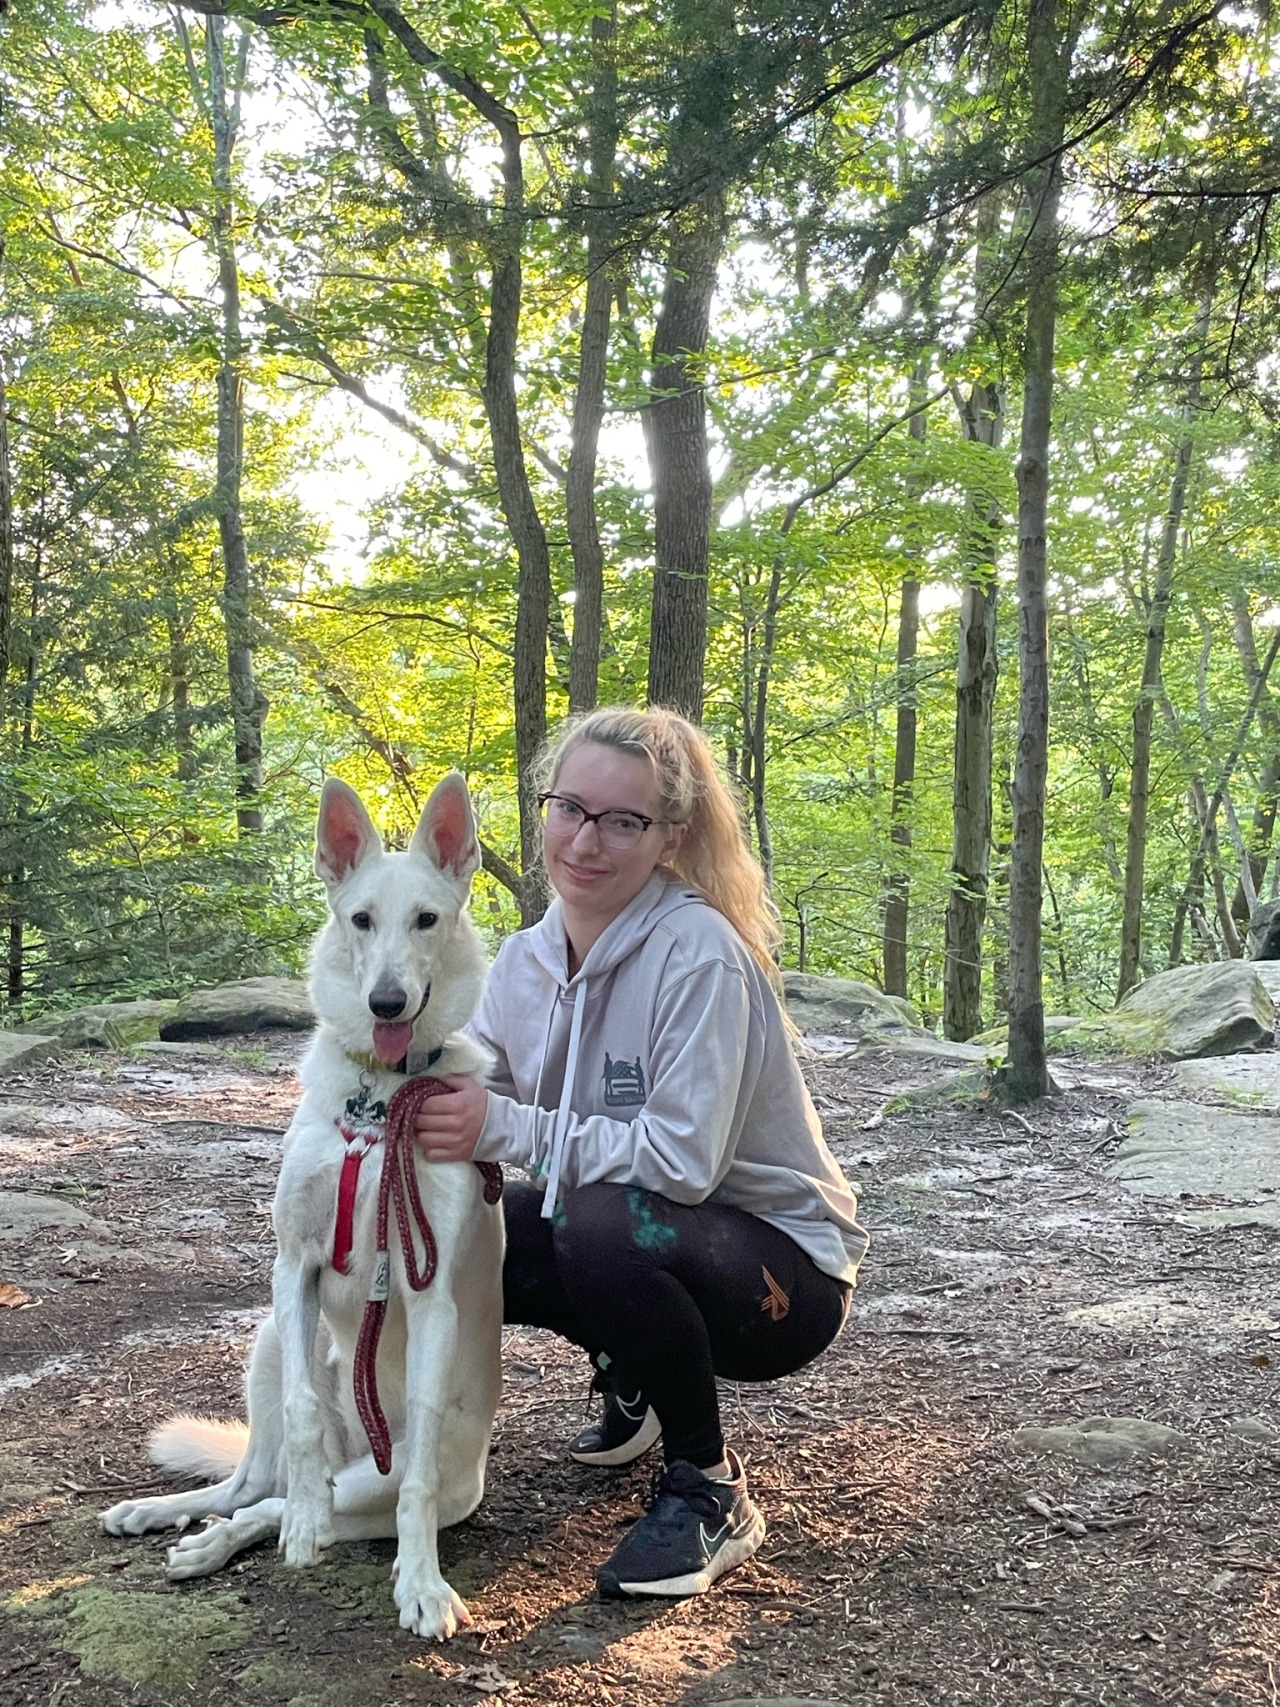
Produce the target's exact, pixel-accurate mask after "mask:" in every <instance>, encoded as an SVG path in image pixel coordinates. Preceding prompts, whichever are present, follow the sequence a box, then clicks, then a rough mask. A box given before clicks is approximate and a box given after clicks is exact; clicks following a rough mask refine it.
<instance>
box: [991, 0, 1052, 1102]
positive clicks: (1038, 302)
mask: <svg viewBox="0 0 1280 1707" xmlns="http://www.w3.org/2000/svg"><path fill="white" fill-rule="evenodd" d="M1027 57H1028V77H1029V82H1030V90H1031V102H1032V111H1033V113H1034V115H1035V121H1034V132H1033V148H1034V154H1035V156H1036V158H1038V159H1041V160H1044V161H1045V162H1046V163H1045V165H1044V166H1042V167H1039V168H1037V169H1036V170H1035V171H1033V172H1032V173H1031V174H1030V178H1029V185H1028V189H1029V194H1030V200H1031V217H1032V226H1031V231H1030V234H1029V236H1028V239H1027V248H1026V255H1027V271H1026V283H1027V318H1026V336H1025V341H1024V344H1023V375H1024V380H1023V401H1022V438H1021V445H1020V453H1019V457H1018V660H1019V669H1020V678H1019V694H1018V749H1017V756H1016V759H1015V762H1014V773H1013V863H1012V872H1011V877H1010V885H1009V1055H1008V1060H1007V1062H1006V1064H1005V1066H1004V1068H1003V1069H1002V1070H1001V1073H1000V1075H999V1088H1000V1093H1001V1095H1002V1096H1003V1097H1004V1098H1005V1099H1006V1100H1008V1101H1010V1102H1029V1101H1031V1100H1032V1099H1034V1098H1036V1097H1042V1096H1045V1095H1047V1093H1048V1090H1049V1064H1048V1059H1047V1057H1046V1055H1045V1047H1044V987H1043V967H1042V921H1041V906H1042V897H1043V887H1044V881H1043V858H1044V806H1045V791H1046V785H1047V779H1048V771H1049V608H1048V598H1047V592H1046V565H1047V549H1046V534H1047V527H1048V500H1049V428H1050V419H1051V413H1052V405H1053V358H1054V337H1055V331H1056V327H1057V315H1058V201H1059V196H1060V192H1061V157H1060V155H1059V153H1058V150H1059V149H1060V147H1061V144H1062V138H1063V133H1064V129H1065V123H1064V112H1065V83H1066V72H1067V65H1066V63H1064V61H1066V60H1067V57H1068V56H1067V55H1065V54H1064V53H1063V51H1062V45H1061V40H1060V37H1059V32H1058V23H1057V0H1031V9H1030V15H1029V19H1028V26H1027Z"/></svg>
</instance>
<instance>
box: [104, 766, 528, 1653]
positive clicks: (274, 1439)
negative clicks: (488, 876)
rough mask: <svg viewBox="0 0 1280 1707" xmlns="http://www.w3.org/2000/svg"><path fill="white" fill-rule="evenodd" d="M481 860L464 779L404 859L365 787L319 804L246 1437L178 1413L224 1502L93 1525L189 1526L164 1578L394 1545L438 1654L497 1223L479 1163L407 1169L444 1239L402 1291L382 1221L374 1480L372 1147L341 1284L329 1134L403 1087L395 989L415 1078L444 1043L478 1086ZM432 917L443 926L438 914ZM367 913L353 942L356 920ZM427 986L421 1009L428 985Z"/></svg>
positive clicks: (198, 1465)
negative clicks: (300, 1027)
mask: <svg viewBox="0 0 1280 1707" xmlns="http://www.w3.org/2000/svg"><path fill="white" fill-rule="evenodd" d="M478 864H479V851H478V845H477V840H476V832H475V823H474V820H473V818H472V814H471V804H470V801H469V799H468V796H467V790H466V784H465V783H464V782H463V780H462V778H461V777H460V776H458V775H456V774H453V775H450V776H448V777H446V778H445V779H444V781H443V782H441V783H440V785H439V786H438V787H437V788H436V790H435V792H434V793H433V794H432V796H431V798H430V800H429V801H428V802H427V804H426V807H425V808H424V810H423V813H422V818H421V821H420V823H419V824H418V828H417V830H416V831H415V833H414V836H413V840H412V842H411V843H410V846H409V850H408V852H407V853H403V854H388V853H384V851H383V849H382V844H381V842H380V840H379V838H378V836H377V834H376V832H375V830H374V828H373V825H372V823H371V822H370V820H369V817H368V814H367V813H366V812H365V810H364V807H363V806H362V805H361V803H360V800H359V798H358V797H357V796H356V794H355V793H354V792H353V791H352V790H351V789H350V788H348V787H347V786H346V784H345V783H341V782H337V781H335V780H333V779H330V780H329V781H328V782H327V783H326V784H325V787H324V793H323V795H322V798H321V805H320V818H319V826H318V833H317V841H316V869H317V871H318V872H319V874H320V876H321V877H322V878H323V879H324V880H325V883H326V886H327V888H328V892H329V905H330V918H329V921H328V923H327V924H326V925H325V927H324V929H323V930H322V931H321V932H320V935H319V937H318V938H317V940H316V944H315V949H314V952H313V956H312V964H311V995H312V1000H313V1002H314V1004H315V1009H316V1013H317V1016H318V1018H319V1021H320V1024H319V1029H318V1031H317V1033H316V1037H315V1041H314V1042H313V1044H312V1045H311V1048H310V1050H309V1051H308V1053H307V1056H306V1059H305V1061H304V1062H303V1065H302V1070H301V1078H302V1083H303V1086H304V1095H303V1098H302V1102H301V1104H300V1106H299V1108H298V1112H297V1114H296V1115H295V1116H294V1119H293V1122H292V1124H291V1125H290V1127H289V1131H288V1134H287V1135H286V1139H285V1149H284V1160H283V1163H282V1166H281V1171H280V1180H279V1184H278V1187H277V1190H276V1198H275V1208H274V1220H275V1232H276V1240H277V1244H278V1255H277V1257H276V1263H275V1268H274V1271H273V1276H272V1304H273V1309H272V1313H271V1315H270V1316H269V1317H268V1318H267V1320H266V1321H265V1322H264V1323H263V1325H262V1327H261V1328H260V1330H259V1332H258V1335H257V1338H256V1340H255V1343H254V1347H253V1354H252V1357H251V1359H250V1364H249V1374H248V1382H247V1389H248V1412H249V1425H248V1429H247V1431H246V1430H245V1428H244V1426H243V1425H242V1424H219V1423H214V1422H210V1421H208V1420H206V1419H201V1418H194V1417H177V1418H175V1419H173V1421H172V1422H171V1423H169V1424H166V1425H165V1426H164V1427H163V1428H161V1429H160V1430H158V1431H157V1433H156V1435H155V1436H153V1439H152V1443H151V1449H152V1455H153V1457H154V1458H155V1459H156V1461H157V1462H158V1463H160V1464H162V1465H163V1466H164V1467H165V1468H166V1469H170V1470H172V1471H174V1472H176V1473H179V1474H184V1475H188V1476H190V1475H205V1476H211V1475H218V1474H221V1475H223V1476H224V1477H225V1479H224V1480H222V1481H220V1482H219V1483H218V1484H217V1485H216V1486H215V1487H204V1488H199V1489H197V1490H195V1491H194V1492H191V1493H181V1494H173V1495H169V1496H167V1497H165V1498H160V1499H141V1500H126V1501H124V1502H123V1503H122V1504H120V1505H117V1506H113V1507H112V1509H111V1510H110V1511H108V1512H105V1513H104V1514H103V1518H102V1522H103V1525H104V1527H105V1528H106V1529H107V1530H108V1531H109V1532H110V1533H111V1534H113V1535H140V1534H142V1533H143V1532H144V1531H147V1530H152V1529H172V1528H177V1529H183V1530H185V1529H186V1528H187V1526H188V1525H189V1524H190V1523H191V1522H192V1520H193V1519H199V1518H209V1519H210V1520H211V1521H210V1522H209V1524H208V1525H207V1527H205V1528H204V1529H200V1530H195V1531H192V1532H190V1533H186V1534H184V1535H183V1536H182V1537H181V1539H180V1540H179V1541H178V1543H177V1545H176V1546H174V1547H171V1548H170V1549H169V1554H168V1569H167V1574H168V1576H169V1577H170V1579H171V1580H178V1579H181V1578H185V1577H196V1576H204V1575H206V1574H207V1573H209V1572H211V1571H215V1570H218V1569H219V1568H220V1567H221V1566H223V1565H224V1564H226V1562H227V1561H228V1560H229V1559H231V1558H232V1557H233V1556H234V1555H235V1554H236V1553H238V1552H240V1551H241V1550H242V1549H243V1548H245V1547H248V1546H251V1545H253V1544H254V1543H255V1542H258V1541H261V1540H264V1539H266V1538H267V1537H269V1536H270V1535H272V1534H275V1533H277V1532H278V1534H279V1545H280V1549H281V1551H282V1552H283V1554H284V1556H285V1560H286V1562H287V1563H288V1564H290V1565H310V1564H314V1563H315V1561H316V1560H317V1559H318V1558H319V1556H320V1552H321V1549H322V1548H324V1547H327V1546H328V1545H329V1543H330V1542H331V1541H334V1540H366V1539H377V1538H391V1537H396V1538H397V1539H398V1541H399V1551H398V1557H397V1559H396V1562H395V1567H394V1571H393V1576H394V1579H395V1600H396V1605H397V1606H398V1607H399V1609H400V1623H401V1624H402V1625H403V1626H405V1627H406V1628H407V1629H410V1630H413V1631H415V1632H416V1633H417V1634H418V1635H420V1636H425V1637H434V1638H438V1639H441V1640H443V1639H444V1638H446V1637H448V1636H452V1635H453V1634H454V1633H455V1632H456V1631H457V1629H458V1627H459V1625H461V1624H465V1623H469V1622H470V1616H469V1614H468V1612H467V1609H466V1607H465V1606H464V1605H463V1603H462V1601H461V1600H460V1599H459V1598H458V1596H457V1595H456V1594H455V1593H454V1592H453V1590H452V1589H451V1588H450V1586H449V1584H448V1583H447V1582H446V1581H445V1580H444V1578H443V1576H442V1575H441V1573H440V1564H439V1559H438V1555H437V1546H436V1533H437V1529H438V1528H440V1527H442V1526H447V1525H449V1524H452V1523H458V1522H460V1521H461V1520H462V1519H463V1518H464V1517H467V1516H468V1515H469V1514H470V1513H471V1512H472V1511H474V1510H475V1508H476V1506H477V1505H478V1504H479V1503H480V1499H481V1496H482V1494H483V1492H484V1474H485V1465H486V1462H487V1459H488V1453H489V1437H490V1433H491V1431H492V1427H493V1417H494V1412H495V1411H496V1409H497V1404H498V1397H499V1389H500V1383H501V1367H500V1336H501V1325H502V1279H501V1277H502V1238H503V1234H502V1212H501V1209H500V1208H498V1207H496V1206H493V1205H489V1204H486V1203H485V1202H484V1198H483V1181H482V1179H481V1176H480V1174H479V1172H478V1170H477V1169H476V1168H475V1167H473V1166H472V1165H471V1164H470V1163H469V1162H467V1163H446V1164H441V1163H427V1162H423V1161H421V1160H418V1161H417V1162H416V1164H415V1165H416V1167H417V1175H418V1181H419V1185H420V1187H421V1190H422V1197H423V1202H424V1204H425V1205H426V1209H427V1213H428V1215H429V1217H430V1220H431V1225H432V1228H433V1230H434V1232H435V1237H436V1242H437V1246H438V1251H439V1267H438V1269H437V1272H436V1276H435V1279H434V1280H433V1281H432V1283H431V1285H430V1286H429V1287H428V1288H427V1289H426V1291H424V1292H413V1291H412V1290H410V1288H409V1286H408V1284H407V1282H406V1280H405V1277H404V1265H403V1261H402V1260H401V1257H400V1255H399V1239H398V1236H397V1234H396V1231H395V1224H394V1223H395V1217H394V1215H393V1216H392V1217H391V1221H392V1226H391V1230H390V1242H391V1253H392V1255H391V1275H392V1286H391V1296H390V1299H389V1301H388V1305H387V1315H386V1320H385V1324H384V1328H383V1334H382V1341H381V1345H380V1347H379V1351H378V1387H379V1394H380V1398H381V1402H382V1407H383V1409H384V1411H385V1413H386V1417H387V1422H388V1425H389V1428H390V1433H391V1438H392V1442H393V1449H392V1469H391V1474H390V1475H389V1476H385V1477H384V1476H382V1475H380V1474H379V1472H378V1469H377V1466H376V1465H375V1464H374V1461H373V1458H372V1456H371V1454H370V1452H369V1447H368V1442H367V1440H366V1438H365V1435H364V1431H363V1429H362V1427H361V1425H360V1420H359V1416H358V1414H357V1412H356V1408H355V1402H354V1396H353V1388H352V1364H353V1358H354V1353H355V1345H356V1339H357V1336H358V1334H359V1331H360V1323H361V1319H362V1316H363V1312H364V1305H365V1299H366V1297H367V1295H368V1292H369V1283H370V1276H371V1273H372V1269H373V1264H374V1245H375V1243H376V1237H375V1216H376V1203H377V1193H378V1176H379V1173H380V1170H381V1164H382V1149H381V1147H378V1148H376V1149H374V1150H373V1151H371V1152H370V1153H369V1154H368V1156H367V1157H366V1158H365V1161H364V1165H363V1166H362V1168H361V1170H360V1181H359V1192H358V1197H357V1203H356V1208H355V1215H354V1221H353V1233H354V1237H353V1245H352V1255H351V1261H350V1273H348V1274H346V1275H342V1274H339V1273H337V1272H336V1271H335V1269H334V1268H333V1267H332V1263H331V1257H332V1251H333V1237H334V1222H335V1213H336V1204H337V1193H338V1177H339V1173H340V1171H341V1166H342V1161H343V1157H344V1154H345V1145H344V1142H343V1139H342V1137H341V1135H340V1134H339V1132H338V1128H337V1124H336V1120H337V1118H338V1117H340V1116H341V1115H342V1114H343V1112H344V1110H345V1107H346V1104H347V1101H348V1099H349V1098H351V1097H354V1096H356V1095H357V1094H358V1093H359V1091H360V1089H361V1085H362V1083H365V1084H368V1085H370V1087H371V1090H372V1094H373V1096H374V1097H376V1098H380V1099H382V1100H383V1101H384V1102H386V1101H389V1100H390V1098H391V1096H392V1095H393V1093H394V1092H395V1091H396V1090H397V1089H398V1088H399V1087H400V1086H401V1085H402V1084H403V1083H404V1079H403V1077H401V1076H400V1075H399V1074H397V1073H396V1072H395V1071H394V1069H392V1068H381V1067H379V1068H376V1069H372V1070H371V1069H370V1067H369V1066H368V1065H367V1064H366V1065H361V1063H359V1062H357V1061H356V1060H353V1059H352V1052H354V1053H355V1054H358V1055H363V1056H365V1057H366V1061H367V1059H368V1057H369V1054H370V1050H371V1046H372V1039H373V1020H374V1015H373V1013H372V1011H371V1009H370V1005H369V1003H370V998H371V997H375V999H378V1000H379V1003H380V1005H381V1006H382V1007H383V1009H384V1010H385V1008H386V996H387V992H388V990H392V991H396V990H402V991H403V993H404V1005H403V1010H402V1011H403V1015H404V1017H405V1018H406V1019H409V1018H412V1016H413V1015H415V1014H416V1013H418V1009H419V1006H420V1004H421V1003H422V1002H423V999H424V997H426V998H427V999H426V1005H425V1007H423V1008H422V1011H421V1013H420V1014H419V1015H418V1017H417V1019H416V1022H415V1024H414V1027H413V1039H412V1046H411V1048H410V1051H409V1062H408V1066H409V1071H410V1073H412V1072H414V1071H422V1070H424V1066H425V1058H426V1056H427V1055H428V1054H429V1053H430V1051H432V1050H433V1049H435V1048H437V1047H442V1048H443V1055H442V1056H441V1058H440V1060H439V1061H438V1062H437V1063H436V1064H435V1065H434V1066H433V1067H432V1068H431V1071H432V1072H433V1073H438V1074H444V1073H480V1074H483V1073H484V1072H485V1071H486V1070H487V1068H488V1067H489V1065H490V1064H491V1063H490V1060H489V1057H488V1055H487V1052H486V1051H485V1050H483V1049H482V1048H481V1047H480V1046H478V1045H477V1044H475V1043H474V1042H472V1041H471V1040H470V1039H468V1038H465V1037H462V1036H460V1035H458V1033H457V1029H456V1028H457V1027H459V1026H461V1025H463V1024H465V1023H466V1021H467V1020H468V1019H469V1018H470V1017H471V1014H472V1012H473V1010H474V1007H475V1004H476V1001H477V999H478V997H479V994H480V988H481V984H482V981H483V977H484V963H483V958H482V955H481V951H480V946H479V943H478V940H477V938H476V935H475V932H474V930H473V928H472V926H471V922H470V920H469V918H468V917H467V914H466V905H467V897H468V892H469V889H470V883H471V877H472V874H473V873H474V871H475V870H476V867H477V866H478ZM433 915H434V923H428V921H429V920H430V919H431V918H432V916H433ZM356 918H359V919H360V920H361V925H360V926H359V927H357V925H356V924H355V923H353V919H356ZM428 990H429V992H430V993H429V996H428V995H427V992H428Z"/></svg>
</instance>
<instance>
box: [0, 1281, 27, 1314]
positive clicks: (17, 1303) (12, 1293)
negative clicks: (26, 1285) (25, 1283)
mask: <svg viewBox="0 0 1280 1707" xmlns="http://www.w3.org/2000/svg"><path fill="white" fill-rule="evenodd" d="M30 1302H31V1299H30V1297H29V1295H28V1294H27V1293H25V1292H24V1291H23V1290H22V1288H21V1287H20V1286H15V1285H14V1284H13V1282H12V1281H9V1280H4V1281H0V1307H3V1308H4V1309H6V1310H20V1309H21V1308H22V1306H23V1305H24V1304H29V1303H30Z"/></svg>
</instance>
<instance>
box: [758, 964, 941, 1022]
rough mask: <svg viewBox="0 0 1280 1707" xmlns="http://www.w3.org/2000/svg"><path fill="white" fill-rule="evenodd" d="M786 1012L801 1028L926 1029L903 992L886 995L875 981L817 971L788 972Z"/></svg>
mask: <svg viewBox="0 0 1280 1707" xmlns="http://www.w3.org/2000/svg"><path fill="white" fill-rule="evenodd" d="M782 984H783V989H784V990H785V992H786V998H787V1012H788V1013H789V1014H790V1016H791V1018H792V1020H793V1021H794V1023H795V1024H796V1025H797V1026H799V1028H800V1030H801V1031H816V1032H830V1031H838V1030H839V1029H840V1028H842V1027H850V1026H852V1027H853V1028H854V1029H855V1030H858V1031H879V1030H885V1029H897V1030H900V1031H923V1030H924V1027H923V1026H922V1025H921V1024H920V1016H919V1015H918V1014H917V1013H916V1010H915V1009H914V1008H913V1007H912V1006H911V1003H910V1002H908V1001H905V1000H904V999H903V998H902V997H901V996H886V995H885V993H884V991H883V990H877V989H876V987H875V985H874V984H863V983H861V982H860V981H859V980H858V979H856V978H831V977H826V976H823V975H821V974H819V973H815V972H785V973H784V974H783V978H782Z"/></svg>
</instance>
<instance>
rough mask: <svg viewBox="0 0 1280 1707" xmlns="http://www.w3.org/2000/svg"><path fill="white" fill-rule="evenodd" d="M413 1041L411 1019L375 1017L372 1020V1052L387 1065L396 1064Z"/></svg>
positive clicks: (393, 1065)
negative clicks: (375, 1018)
mask: <svg viewBox="0 0 1280 1707" xmlns="http://www.w3.org/2000/svg"><path fill="white" fill-rule="evenodd" d="M412 1042H413V1021H412V1020H411V1019H377V1020H374V1022H373V1052H374V1054H375V1055H376V1056H377V1057H378V1059H379V1061H382V1062H384V1063H385V1064H386V1065H387V1066H388V1067H395V1066H398V1065H399V1063H400V1062H401V1061H403V1060H404V1058H405V1056H406V1055H407V1054H408V1053H409V1045H410V1044H411V1043H412Z"/></svg>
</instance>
